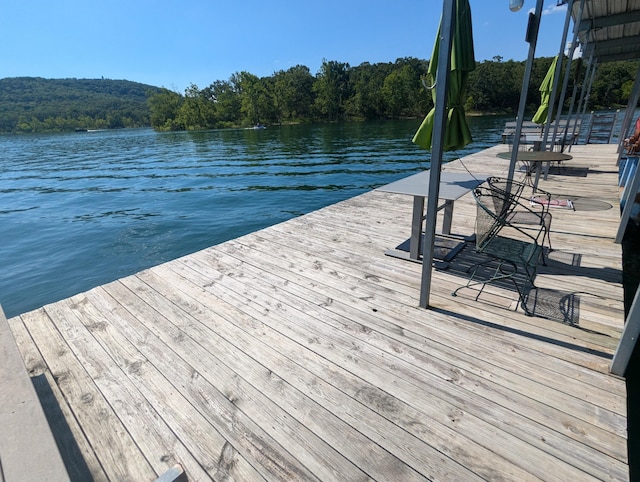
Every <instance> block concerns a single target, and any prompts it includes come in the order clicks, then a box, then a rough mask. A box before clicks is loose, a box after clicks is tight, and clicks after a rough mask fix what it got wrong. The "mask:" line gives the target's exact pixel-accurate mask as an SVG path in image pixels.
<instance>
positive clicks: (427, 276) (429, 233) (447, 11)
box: [420, 0, 457, 308]
mask: <svg viewBox="0 0 640 482" xmlns="http://www.w3.org/2000/svg"><path fill="white" fill-rule="evenodd" d="M456 3H457V0H444V2H443V7H442V21H441V23H440V51H439V54H438V74H437V76H436V89H437V90H436V103H435V106H434V107H435V112H434V121H433V143H432V149H431V167H430V171H431V172H430V176H429V197H428V201H427V215H426V221H425V233H424V246H423V254H422V280H421V284H420V306H421V307H422V308H428V307H429V294H430V292H431V272H432V264H433V251H434V249H433V246H434V242H435V237H436V216H437V214H438V196H439V190H440V167H441V165H442V152H443V144H444V133H445V127H446V120H447V117H446V108H447V95H448V93H449V92H448V91H449V71H450V69H451V45H452V43H453V19H454V17H455V14H456V8H457V5H456Z"/></svg>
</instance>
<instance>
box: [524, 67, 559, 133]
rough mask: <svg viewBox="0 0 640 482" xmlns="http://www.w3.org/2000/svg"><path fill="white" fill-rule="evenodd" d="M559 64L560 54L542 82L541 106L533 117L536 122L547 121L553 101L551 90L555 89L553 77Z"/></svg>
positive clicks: (543, 122)
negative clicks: (550, 104)
mask: <svg viewBox="0 0 640 482" xmlns="http://www.w3.org/2000/svg"><path fill="white" fill-rule="evenodd" d="M557 65H558V56H557V55H556V56H555V57H554V59H553V61H552V62H551V65H550V66H549V70H548V71H547V75H545V76H544V79H543V80H542V83H541V84H540V107H538V110H537V111H536V113H535V115H534V116H533V119H531V120H532V121H533V122H535V123H536V124H546V123H547V119H548V116H549V103H550V102H551V90H552V89H553V77H554V76H555V73H556V66H557ZM551 116H552V117H553V112H552V113H551ZM552 120H553V118H552Z"/></svg>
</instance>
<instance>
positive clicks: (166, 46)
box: [0, 0, 566, 92]
mask: <svg viewBox="0 0 640 482" xmlns="http://www.w3.org/2000/svg"><path fill="white" fill-rule="evenodd" d="M556 3H557V2H556V0H551V1H549V0H547V1H545V15H544V16H543V19H542V23H541V27H540V39H539V42H538V48H537V50H536V56H544V57H551V56H554V55H556V54H557V53H558V51H559V48H560V41H561V29H562V25H563V24H564V21H565V13H566V7H556ZM470 4H471V9H472V16H473V28H474V42H475V52H476V60H478V61H482V60H487V59H492V58H493V57H494V56H501V57H503V58H504V60H509V59H514V60H524V59H525V58H526V56H527V53H528V44H527V43H526V42H525V41H524V33H525V29H526V24H527V12H528V11H529V10H532V9H533V8H534V7H535V1H534V0H525V5H524V8H523V9H522V10H520V11H519V12H517V13H512V12H510V11H509V8H508V1H507V0H470ZM441 11H442V2H441V1H440V0H368V1H364V0H322V1H319V2H306V1H304V0H303V1H301V0H295V1H294V0H259V1H256V0H242V1H237V0H236V1H232V0H226V1H219V0H189V1H185V2H183V1H178V0H172V1H170V0H154V1H151V0H127V1H124V0H103V1H100V2H94V1H91V0H89V1H87V0H82V1H80V0H56V1H45V0H41V1H38V0H0V12H1V13H0V78H4V77H18V76H37V77H45V78H65V77H75V78H100V77H105V78H109V79H126V80H132V81H136V82H143V83H146V84H151V85H156V86H162V87H167V88H169V89H172V90H176V91H178V92H184V89H185V88H186V87H187V86H188V85H189V84H190V83H194V84H196V85H197V86H198V87H206V86H207V85H209V84H211V83H212V82H214V81H216V80H228V79H229V77H230V76H231V75H232V74H233V73H235V72H241V71H247V72H250V73H252V74H255V75H257V76H259V77H263V76H268V75H271V74H273V73H274V72H277V71H279V70H286V69H288V68H290V67H293V66H295V65H306V66H307V67H309V69H310V70H311V73H312V74H314V75H315V74H316V73H317V72H318V70H319V68H320V66H321V64H322V59H327V60H335V61H338V62H346V63H348V64H350V65H351V66H356V65H359V64H360V63H362V62H370V63H377V62H393V61H395V60H396V59H397V58H399V57H417V58H421V59H428V58H429V57H430V56H431V49H432V46H433V41H434V36H435V33H436V29H437V26H438V22H439V19H440V13H441Z"/></svg>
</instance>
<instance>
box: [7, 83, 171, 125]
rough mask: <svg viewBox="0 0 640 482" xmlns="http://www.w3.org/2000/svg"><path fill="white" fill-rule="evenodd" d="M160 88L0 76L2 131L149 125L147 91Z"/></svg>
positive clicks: (138, 84) (151, 91) (142, 85)
mask: <svg viewBox="0 0 640 482" xmlns="http://www.w3.org/2000/svg"><path fill="white" fill-rule="evenodd" d="M159 90H160V89H158V88H157V87H153V86H150V85H145V84H140V83H137V82H131V81H128V80H109V79H43V78H39V77H13V78H5V79H0V131H2V132H46V131H65V130H74V129H106V128H117V127H140V126H149V125H150V111H149V107H148V104H147V97H148V95H152V94H154V93H155V92H158V91H159Z"/></svg>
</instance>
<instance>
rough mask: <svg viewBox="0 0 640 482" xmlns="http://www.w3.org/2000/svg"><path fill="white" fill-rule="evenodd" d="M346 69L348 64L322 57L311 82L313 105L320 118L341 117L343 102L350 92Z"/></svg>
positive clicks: (338, 118) (336, 118) (337, 118)
mask: <svg viewBox="0 0 640 482" xmlns="http://www.w3.org/2000/svg"><path fill="white" fill-rule="evenodd" d="M348 69H349V64H346V63H341V62H336V61H327V60H324V59H323V61H322V66H321V67H320V72H319V73H318V75H317V76H316V82H315V83H314V84H313V91H314V92H315V94H316V99H315V107H316V109H317V112H318V114H319V116H320V117H321V118H322V119H325V120H329V121H335V120H340V119H342V118H343V116H344V111H345V102H346V101H347V99H348V98H349V94H350V92H349V74H348Z"/></svg>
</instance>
